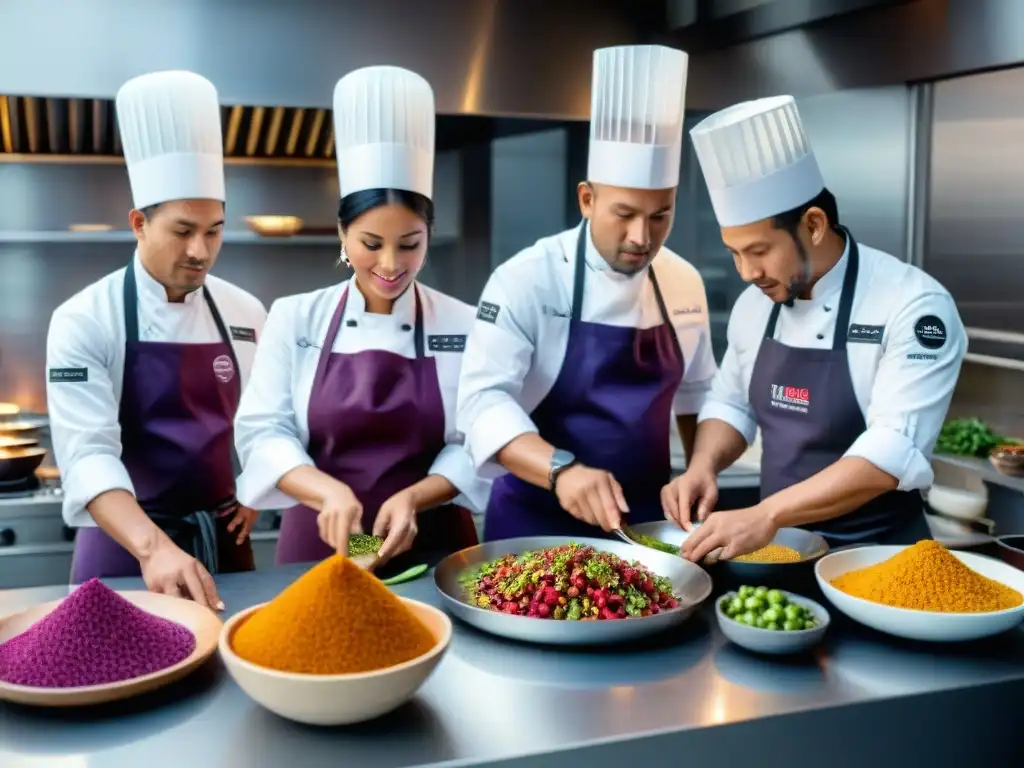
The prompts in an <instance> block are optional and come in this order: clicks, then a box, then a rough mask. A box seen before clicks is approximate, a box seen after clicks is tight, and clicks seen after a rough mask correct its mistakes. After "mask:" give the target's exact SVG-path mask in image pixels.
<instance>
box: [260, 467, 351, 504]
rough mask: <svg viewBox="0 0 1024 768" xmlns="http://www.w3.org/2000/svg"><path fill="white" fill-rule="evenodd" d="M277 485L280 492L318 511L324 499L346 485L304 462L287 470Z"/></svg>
mask: <svg viewBox="0 0 1024 768" xmlns="http://www.w3.org/2000/svg"><path fill="white" fill-rule="evenodd" d="M277 487H278V489H279V490H280V491H281V492H282V493H285V494H287V495H289V496H291V497H292V498H293V499H296V500H297V501H298V502H299V503H300V504H305V505H306V506H307V507H309V508H310V509H315V510H316V511H317V512H319V511H320V509H321V507H322V506H323V503H324V501H325V500H326V499H328V498H330V497H331V496H332V495H333V494H336V493H337V492H338V491H339V490H340V489H341V488H344V487H346V486H345V484H344V483H342V482H341V481H340V480H335V479H334V478H333V477H331V476H330V475H328V474H327V473H326V472H321V471H320V470H319V469H317V468H316V467H311V466H309V465H307V464H304V465H302V466H301V467H296V468H295V469H293V470H291V471H290V472H287V473H286V474H285V475H284V477H282V478H281V479H280V480H278V481H277Z"/></svg>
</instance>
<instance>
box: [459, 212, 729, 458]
mask: <svg viewBox="0 0 1024 768" xmlns="http://www.w3.org/2000/svg"><path fill="white" fill-rule="evenodd" d="M578 234H579V227H574V228H573V229H570V230H567V231H565V232H562V233H560V234H558V235H553V236H551V237H546V238H543V239H541V240H538V241H537V242H536V243H535V244H533V245H532V246H530V247H528V248H526V249H524V250H522V251H520V252H519V253H517V254H516V255H515V256H513V257H512V258H511V259H509V260H508V261H506V262H505V263H503V264H501V265H500V266H499V267H498V268H497V269H496V270H495V271H494V274H492V275H491V278H490V279H489V280H488V281H487V285H486V286H485V287H484V291H483V294H482V296H481V307H483V304H484V302H486V303H488V304H490V305H492V308H490V312H491V313H494V312H496V313H497V314H496V317H495V318H494V322H490V321H489V320H477V321H476V323H475V324H474V326H473V332H472V334H470V337H469V342H468V344H467V346H466V359H465V361H464V362H463V364H462V377H461V379H460V381H459V416H458V424H459V429H460V430H461V431H462V432H463V433H464V434H465V435H466V446H467V448H468V449H469V452H470V454H471V455H472V457H473V461H474V464H475V465H476V466H477V468H478V470H479V471H480V472H481V473H482V474H483V475H484V476H487V477H495V476H499V475H501V474H504V470H503V469H502V468H501V467H499V466H497V465H496V464H495V463H493V462H492V461H491V459H492V458H493V456H494V454H496V453H497V452H498V451H499V450H501V449H502V448H503V447H505V446H506V445H508V443H510V442H511V441H512V440H514V439H515V438H517V437H519V436H520V435H523V434H527V433H531V432H533V433H536V432H537V431H538V430H537V426H536V425H535V424H534V423H533V420H532V419H531V418H530V416H529V414H530V413H532V412H533V410H534V409H535V408H536V407H537V406H538V405H540V403H541V401H542V400H543V399H544V398H545V397H546V396H547V394H548V393H549V392H550V391H551V388H552V387H553V386H554V384H555V380H556V379H557V378H558V374H559V372H560V371H561V369H562V361H563V359H564V358H565V353H566V349H567V346H568V343H569V324H570V317H571V315H572V295H573V280H574V273H575V265H576V238H577V236H578ZM584 236H585V237H586V270H585V280H586V283H585V285H584V291H583V306H582V307H581V315H580V317H581V320H583V321H585V322H593V323H603V324H606V325H615V326H620V327H627V328H650V327H653V326H657V325H660V324H661V323H662V322H664V320H663V319H662V316H661V311H660V310H659V308H658V302H657V299H656V298H655V295H654V288H653V286H652V284H651V281H650V279H649V278H648V276H647V275H646V274H645V273H640V274H635V275H623V274H620V273H618V272H615V271H614V270H613V269H612V268H611V267H610V266H609V265H608V262H606V261H605V260H604V258H602V256H601V254H600V253H598V251H597V249H596V248H595V247H594V244H593V242H592V241H591V239H590V234H589V227H588V229H587V233H586V234H585V235H584ZM651 266H653V268H654V273H655V275H656V277H657V279H658V287H659V288H660V289H661V295H662V298H663V299H664V300H665V308H666V309H667V311H668V314H669V319H670V320H671V322H672V325H673V327H674V329H675V332H676V337H677V338H678V339H679V346H680V348H681V349H682V352H683V357H684V359H685V363H686V368H685V371H684V374H683V379H682V381H681V382H680V384H679V389H678V391H677V392H676V394H675V397H674V400H673V409H674V410H675V412H676V413H677V414H693V413H697V412H698V411H699V410H700V406H701V403H703V401H704V397H705V395H706V393H707V391H708V390H709V388H710V385H711V379H712V377H713V376H714V373H715V370H716V364H715V357H714V353H713V350H712V348H711V327H710V322H709V319H708V303H707V297H706V295H705V293H704V281H703V280H702V279H701V277H700V273H698V272H697V270H696V269H695V268H694V267H693V265H691V264H690V263H689V262H687V261H685V260H683V259H682V258H681V257H679V256H677V255H676V254H674V253H672V251H670V250H668V249H667V248H662V249H661V250H660V251H659V252H658V254H657V255H656V256H655V257H654V259H653V260H652V262H651ZM493 307H496V308H497V309H493ZM481 311H483V310H481ZM556 447H557V446H556Z"/></svg>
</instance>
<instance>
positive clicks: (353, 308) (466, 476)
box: [235, 280, 490, 510]
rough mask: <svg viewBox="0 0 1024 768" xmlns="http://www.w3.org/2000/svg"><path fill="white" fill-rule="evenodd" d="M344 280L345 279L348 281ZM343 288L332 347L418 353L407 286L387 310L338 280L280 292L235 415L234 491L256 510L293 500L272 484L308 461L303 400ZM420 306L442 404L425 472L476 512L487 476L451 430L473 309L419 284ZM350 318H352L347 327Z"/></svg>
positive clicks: (343, 350)
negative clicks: (437, 437)
mask: <svg viewBox="0 0 1024 768" xmlns="http://www.w3.org/2000/svg"><path fill="white" fill-rule="evenodd" d="M350 286H351V287H350ZM346 287H348V288H349V291H348V300H347V302H346V304H345V316H344V318H342V323H341V326H340V328H339V330H338V335H337V337H336V338H335V341H334V346H333V347H332V351H333V352H337V353H341V354H355V353H357V352H362V351H364V350H368V349H377V350H385V351H387V352H394V353H395V354H399V355H402V356H403V357H407V358H414V357H415V356H416V343H415V334H414V332H413V331H414V328H415V323H416V315H415V309H416V306H415V302H414V297H413V291H412V290H408V291H406V292H405V293H403V294H402V295H401V296H400V297H399V298H398V299H397V300H396V301H395V303H394V305H393V306H392V310H391V314H390V315H382V314H375V313H372V312H367V311H366V301H365V299H364V298H363V294H362V293H360V291H359V289H358V288H357V287H356V286H355V285H354V284H353V281H351V280H346V281H345V282H343V283H341V284H339V285H333V286H331V287H329V288H323V289H321V290H318V291H313V292H311V293H303V294H299V295H296V296H288V297H285V298H282V299H278V300H277V301H275V302H274V304H273V305H272V306H271V308H270V316H269V317H268V318H267V325H266V328H265V330H264V333H263V338H262V340H261V341H260V344H259V349H258V350H257V353H256V362H255V365H254V366H253V374H252V382H251V384H250V385H249V386H248V387H247V388H246V391H245V393H244V394H243V395H242V402H241V405H240V406H239V408H238V414H237V416H236V417H235V446H236V448H237V451H238V458H239V460H240V461H241V463H242V474H241V476H240V477H239V479H238V498H239V501H241V502H242V503H243V504H245V505H247V506H251V507H254V508H256V509H284V508H287V507H291V506H293V505H295V504H296V503H298V502H297V500H296V499H293V498H291V497H290V496H288V495H286V494H285V493H283V492H282V491H281V490H279V489H278V488H277V483H278V482H279V481H280V480H281V478H282V477H284V476H285V475H286V474H288V473H289V472H290V471H292V470H293V469H295V468H296V467H300V466H315V465H314V462H313V460H312V459H311V458H310V456H309V454H308V453H307V452H306V448H307V446H308V445H309V414H308V410H309V400H310V394H311V392H312V389H313V379H314V377H315V374H316V368H317V363H318V362H319V360H320V353H321V350H322V348H323V345H324V341H325V340H326V338H327V327H328V326H329V325H330V322H331V318H332V317H333V315H334V311H335V310H336V309H337V307H338V302H339V301H340V300H341V294H342V291H343V290H344V289H345V288H346ZM416 287H417V288H418V289H419V294H420V300H421V302H422V303H421V307H422V311H423V326H424V327H423V335H424V354H426V355H428V356H431V357H434V358H435V360H436V366H437V378H438V385H439V387H440V390H441V398H442V400H443V402H444V411H445V443H446V445H445V447H444V448H443V449H442V450H441V452H440V453H439V454H438V456H437V458H436V459H435V460H434V463H433V465H432V466H431V468H430V470H429V473H428V474H435V475H443V476H444V477H446V478H447V479H448V480H449V481H451V483H452V485H454V486H455V487H456V488H457V489H458V490H459V491H460V492H461V495H460V497H458V498H457V499H455V502H454V503H456V504H461V505H463V506H469V507H472V508H474V509H476V510H483V509H484V507H485V506H486V505H487V499H488V497H489V495H490V482H488V481H486V480H484V479H482V478H480V477H478V476H477V474H476V471H475V470H474V468H473V466H472V464H471V462H470V460H469V456H468V454H466V452H465V450H464V449H463V446H462V436H461V435H460V434H459V433H458V432H457V430H456V428H455V393H456V389H457V387H458V382H459V368H460V366H461V363H462V357H463V355H462V349H461V348H462V346H464V344H465V337H466V334H467V333H468V332H469V329H470V327H471V326H472V324H473V317H474V309H473V307H471V306H469V305H468V304H465V303H463V302H461V301H459V300H458V299H454V298H452V297H450V296H446V295H445V294H443V293H441V292H439V291H435V290H434V289H432V288H428V287H427V286H425V285H423V284H422V283H417V284H416ZM350 323H354V325H350ZM441 337H447V343H446V345H445V346H449V347H454V349H453V350H452V351H443V350H439V351H435V350H434V349H431V347H432V346H437V347H441V345H440V344H432V343H431V339H432V338H433V339H436V340H438V341H440V340H441Z"/></svg>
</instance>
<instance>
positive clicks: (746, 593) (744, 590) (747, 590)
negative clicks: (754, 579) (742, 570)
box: [738, 586, 754, 600]
mask: <svg viewBox="0 0 1024 768" xmlns="http://www.w3.org/2000/svg"><path fill="white" fill-rule="evenodd" d="M753 594H754V588H753V587H748V586H742V587H740V589H739V592H738V595H739V597H742V598H743V599H744V600H746V599H747V598H748V597H752V596H753Z"/></svg>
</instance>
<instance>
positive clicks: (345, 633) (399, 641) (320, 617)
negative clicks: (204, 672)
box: [231, 555, 436, 675]
mask: <svg viewBox="0 0 1024 768" xmlns="http://www.w3.org/2000/svg"><path fill="white" fill-rule="evenodd" d="M435 644H436V640H435V639H434V636H433V634H432V633H431V632H430V630H429V629H427V627H426V626H424V624H423V622H421V621H420V620H419V618H418V617H417V616H416V615H415V614H414V613H413V612H412V611H410V610H409V608H408V607H407V606H406V605H405V603H403V602H402V601H401V600H400V599H399V598H398V596H397V595H395V594H394V593H393V592H392V591H391V590H389V589H388V588H387V587H386V586H384V585H383V584H382V583H381V582H380V579H378V578H377V577H376V576H374V575H373V574H372V573H370V572H368V571H365V570H363V569H362V568H360V567H359V566H358V565H356V564H355V563H353V562H352V561H351V560H350V559H348V558H347V557H341V556H340V555H332V556H331V557H329V558H327V559H325V560H323V561H322V562H320V563H318V564H317V565H315V566H314V567H313V568H312V569H310V570H309V571H307V572H306V573H305V574H303V575H302V576H301V577H299V578H298V579H296V580H295V581H294V582H292V583H291V584H290V585H289V586H288V587H287V588H286V589H285V590H284V591H283V592H281V594H279V595H278V596H277V597H276V598H274V599H273V600H272V601H271V602H269V603H267V605H265V606H263V608H261V609H260V610H258V611H256V612H255V613H254V614H253V615H252V616H250V617H249V618H247V619H246V620H245V621H244V622H243V623H242V625H241V626H240V627H238V629H237V630H236V631H235V633H234V635H233V637H232V638H231V647H232V649H233V650H234V652H235V653H237V654H238V655H239V656H240V657H241V658H243V659H245V660H246V661H249V662H252V663H253V664H257V665H259V666H261V667H268V668H270V669H276V670H279V671H281V672H298V673H302V674H307V675H345V674H355V673H359V672H372V671H374V670H378V669H385V668H387V667H393V666H395V665H396V664H401V663H403V662H406V661H410V660H412V659H415V658H417V657H419V656H422V655H423V654H425V653H427V652H428V651H429V650H430V649H431V648H433V647H434V645H435Z"/></svg>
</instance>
